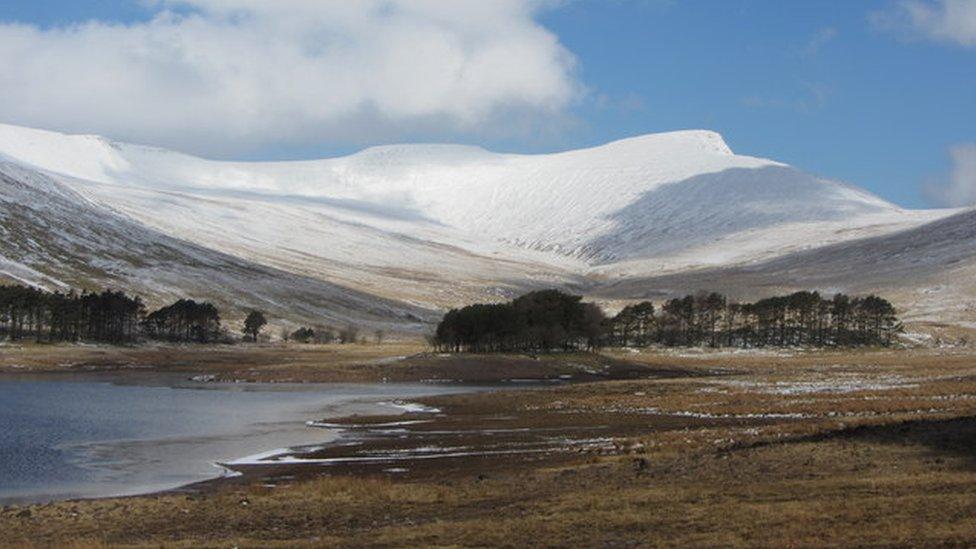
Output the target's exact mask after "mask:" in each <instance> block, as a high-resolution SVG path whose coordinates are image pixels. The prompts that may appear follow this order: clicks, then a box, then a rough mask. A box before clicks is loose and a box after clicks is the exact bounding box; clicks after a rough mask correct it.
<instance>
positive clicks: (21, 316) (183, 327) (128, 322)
mask: <svg viewBox="0 0 976 549" xmlns="http://www.w3.org/2000/svg"><path fill="white" fill-rule="evenodd" d="M266 323H267V321H266V320H265V319H264V315H263V314H262V313H260V312H259V311H252V313H251V314H250V315H248V322H247V323H246V324H245V333H246V334H247V335H248V336H250V337H251V338H252V339H254V340H255V341H256V340H257V336H258V333H259V332H260V330H261V328H262V327H263V326H264V325H265V324H266ZM0 337H5V338H7V339H9V340H11V341H20V340H24V339H34V340H36V341H43V342H79V341H92V342H103V343H129V342H134V341H137V340H138V339H140V338H147V339H153V340H160V341H171V342H182V343H187V342H196V343H212V342H217V341H230V340H231V338H230V335H229V334H228V333H227V331H226V330H224V328H223V326H222V324H221V319H220V312H219V311H218V310H217V307H216V306H215V305H214V304H212V303H209V302H205V301H204V302H197V301H194V300H192V299H180V300H178V301H176V302H175V303H173V304H171V305H168V306H165V307H162V308H160V309H157V310H155V311H152V312H149V313H148V314H147V311H146V306H145V303H144V302H143V300H142V298H140V297H138V296H130V295H127V294H126V293H124V292H120V291H112V290H106V291H103V292H100V293H97V292H88V291H86V292H80V293H79V292H76V291H70V292H54V293H51V292H45V291H43V290H39V289H37V288H31V287H27V286H21V285H12V286H0Z"/></svg>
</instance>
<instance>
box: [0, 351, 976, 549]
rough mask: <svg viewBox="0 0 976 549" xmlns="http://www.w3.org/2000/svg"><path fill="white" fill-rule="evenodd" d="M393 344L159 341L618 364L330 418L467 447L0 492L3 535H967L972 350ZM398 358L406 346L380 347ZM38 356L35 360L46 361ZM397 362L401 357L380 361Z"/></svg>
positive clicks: (637, 540) (423, 443) (419, 444)
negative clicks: (107, 493) (520, 348)
mask: <svg viewBox="0 0 976 549" xmlns="http://www.w3.org/2000/svg"><path fill="white" fill-rule="evenodd" d="M413 350H415V351H419V349H413ZM410 351H411V349H410V348H408V347H403V348H400V347H397V348H396V349H395V351H394V348H393V347H390V348H389V349H383V348H382V347H381V348H375V347H374V348H367V347H362V348H360V349H328V348H326V349H316V350H312V349H307V350H291V349H278V350H274V349H263V350H260V353H259V354H260V355H261V357H262V358H261V359H260V360H258V359H252V360H250V361H248V363H247V364H246V365H241V364H238V363H237V362H236V361H239V360H240V357H234V356H233V354H234V353H235V352H237V351H234V352H231V351H221V353H224V354H220V353H218V354H219V355H220V358H219V359H218V358H215V357H210V358H207V359H199V358H198V359H197V360H193V359H192V357H191V356H190V355H192V354H193V353H194V352H195V351H193V350H187V349H183V350H181V351H173V350H170V351H167V352H179V353H186V355H185V356H184V358H186V359H187V360H188V361H189V362H191V363H193V364H192V365H193V367H190V366H187V365H184V366H186V368H187V369H188V370H193V371H199V370H200V369H201V368H202V367H203V366H202V365H209V364H213V366H212V368H213V369H214V370H215V371H218V372H221V373H228V374H231V373H232V374H233V375H235V376H236V375H239V373H240V372H246V371H252V370H251V369H253V372H254V376H255V379H269V378H266V377H264V376H266V375H270V373H275V374H276V375H282V376H299V377H301V376H307V377H309V378H311V379H331V378H330V376H332V375H338V374H335V373H334V372H356V371H357V370H358V369H359V368H366V369H367V371H368V372H370V374H369V375H375V374H377V373H378V374H379V375H382V376H390V375H396V376H399V377H400V378H402V379H406V378H409V377H411V376H414V377H416V376H418V375H423V376H430V377H431V378H438V379H443V378H450V379H454V378H453V377H452V376H455V375H457V373H458V371H459V370H460V369H464V368H466V367H467V368H477V369H485V368H491V367H492V366H493V365H496V366H497V368H498V369H499V371H501V372H504V374H502V375H496V376H493V377H498V378H505V376H509V378H513V377H519V378H528V377H540V376H539V374H543V376H542V377H544V376H559V375H562V376H565V375H579V376H584V375H586V376H589V377H585V378H584V377H581V379H597V378H600V377H607V378H610V377H628V378H633V379H608V380H605V381H599V382H592V383H579V384H564V385H558V386H556V385H554V386H550V387H545V388H533V389H528V390H520V391H497V392H490V393H477V394H463V395H452V396H442V397H436V398H429V399H424V402H425V403H427V404H429V405H431V406H436V407H437V408H439V409H440V410H441V413H439V414H429V413H428V414H422V413H416V414H408V415H407V416H399V417H397V418H382V417H377V418H368V419H366V418H354V419H348V420H340V422H343V421H344V422H345V423H347V424H349V429H350V432H351V433H352V434H356V433H360V434H362V435H363V437H364V438H363V440H364V443H363V445H362V446H361V447H357V449H355V450H342V451H344V452H349V454H348V455H367V454H369V453H370V452H373V453H374V454H378V453H382V452H386V453H388V454H389V453H391V452H393V453H395V455H403V456H406V455H415V454H411V452H412V451H419V450H420V449H421V448H429V447H432V446H433V447H441V448H448V447H457V448H461V447H463V448H466V449H467V451H466V452H464V453H466V454H467V455H459V456H457V457H445V458H442V459H434V460H418V461H409V460H404V461H403V463H398V464H395V465H397V467H391V466H390V465H389V464H386V465H384V466H382V467H380V466H375V467H374V466H367V465H362V466H355V465H350V466H342V467H331V466H328V467H326V466H322V465H296V466H293V467H292V468H291V469H288V470H281V469H280V468H279V469H277V470H259V471H256V472H251V474H246V475H245V476H244V477H241V478H240V479H238V480H237V481H232V482H220V483H217V484H209V485H206V486H204V487H200V488H199V489H197V490H195V491H192V492H187V493H171V494H163V495H156V496H145V497H136V498H125V499H109V500H98V501H81V502H62V503H55V504H48V505H39V506H31V507H13V508H7V509H4V510H3V511H0V543H2V544H5V545H31V544H34V545H39V546H48V545H50V546H77V547H88V546H93V547H98V546H103V545H130V546H159V545H175V546H193V547H198V546H213V547H228V546H234V545H236V546H241V547H267V546H281V547H296V546H297V547H301V546H310V547H311V546H364V545H380V546H471V545H508V546H594V545H598V546H604V545H605V546H688V545H696V546H717V545H722V546H727V545H728V546H746V545H749V546H757V545H758V546H776V547H782V546H817V547H821V546H830V545H834V546H838V545H842V546H857V545H862V546H863V545H872V546H879V545H880V546H909V545H912V546H918V545H923V546H933V545H939V546H945V545H954V546H965V545H972V544H973V543H976V521H974V520H973V517H974V516H976V355H974V354H973V353H972V352H971V351H968V350H965V349H959V350H910V351H879V352H868V351H865V352H809V353H787V352H782V353H780V352H769V353H655V352H641V353H636V352H629V351H614V352H608V353H606V354H605V355H604V356H602V357H582V356H572V357H547V358H544V359H541V360H533V359H531V358H529V357H497V358H490V357H451V358H447V357H436V356H427V355H419V356H415V355H416V353H411V352H410ZM21 352H22V353H24V355H25V356H26V355H29V354H30V352H29V351H21ZM58 352H61V351H58ZM141 352H143V351H135V350H133V351H127V352H126V354H125V356H126V358H125V359H124V360H131V361H133V362H131V363H130V364H129V367H131V366H132V364H137V362H135V361H136V360H142V359H137V358H136V357H135V355H138V354H139V353H141ZM318 353H323V354H321V355H320V356H319V358H318V359H316V358H315V355H316V354H318ZM357 353H361V354H357ZM384 354H385V355H386V356H380V355H384ZM398 356H408V357H411V358H407V359H403V360H400V359H394V358H390V357H398ZM275 357H277V358H275ZM102 359H103V360H105V357H102ZM120 360H121V359H120ZM326 360H329V361H331V362H330V363H329V365H323V361H326ZM3 361H4V362H3V364H4V366H3V367H4V368H10V366H11V365H13V364H14V363H13V362H11V361H10V359H9V358H7V357H6V356H5V358H4V359H3ZM41 362H44V361H43V360H40V361H38V363H37V364H35V365H34V366H31V367H32V368H34V367H36V368H39V369H44V368H47V367H51V366H52V364H51V363H48V364H47V365H46V366H45V365H44V364H40V363H41ZM357 364H360V366H357ZM20 365H21V366H25V367H26V366H28V365H27V364H20ZM89 366H91V364H89ZM53 367H56V368H61V369H69V370H70V369H71V368H74V367H77V366H71V367H69V366H65V365H63V364H62V365H61V366H58V365H56V364H55V365H53ZM171 367H174V368H175V367H183V366H172V365H171ZM207 367H211V366H207ZM398 368H403V369H404V370H403V371H400V372H397V373H393V372H396V370H397V369H398ZM520 368H524V370H521V371H520ZM533 368H534V369H533ZM23 369H25V368H15V369H14V370H15V371H19V370H23ZM372 369H376V370H372ZM323 372H333V373H331V374H328V375H326V374H324V373H323ZM511 372H516V373H520V374H522V375H518V376H515V375H510V374H511ZM566 372H574V374H567V373H566ZM391 373H392V374H391ZM343 375H345V374H343ZM638 377H639V378H638ZM649 377H650V378H649ZM366 378H368V376H364V378H363V379H366ZM421 379H424V378H421ZM391 419H397V420H400V421H404V420H406V421H411V420H415V421H416V422H417V423H410V424H408V425H405V426H404V427H403V429H402V431H398V432H397V434H396V435H395V436H384V435H383V434H382V433H384V432H385V431H384V430H383V429H378V428H373V427H379V426H382V425H383V424H384V423H385V422H389V421H390V420H391ZM353 424H355V425H353ZM499 449H501V451H499ZM489 450H491V451H494V452H495V453H490V452H489ZM337 452H340V450H336V449H330V450H324V451H322V453H321V455H319V456H318V457H323V456H335V455H338V454H337ZM312 457H315V456H312ZM393 469H395V471H396V472H391V471H392V470H393Z"/></svg>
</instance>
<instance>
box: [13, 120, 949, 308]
mask: <svg viewBox="0 0 976 549" xmlns="http://www.w3.org/2000/svg"><path fill="white" fill-rule="evenodd" d="M0 157H3V158H6V159H8V162H11V163H13V164H16V165H18V166H21V167H23V168H24V169H25V170H27V171H31V170H33V171H36V172H37V173H38V174H43V175H44V176H45V177H47V178H50V181H51V182H52V184H55V185H58V186H63V188H64V189H66V190H69V191H70V192H72V193H75V194H76V195H77V196H78V197H82V198H83V200H85V201H87V202H88V203H90V204H91V205H93V206H94V207H96V208H100V209H102V210H104V211H108V212H114V213H115V214H117V215H120V216H123V217H124V218H126V219H127V220H128V221H129V222H131V223H133V224H134V225H138V226H142V227H145V228H147V229H148V230H151V231H154V232H155V233H158V234H160V235H165V236H166V237H172V238H175V239H178V240H180V241H183V242H186V243H187V244H188V245H192V246H197V247H199V248H200V249H204V250H213V251H214V252H216V253H220V254H226V255H229V256H231V257H233V258H235V259H236V260H239V261H244V262H247V263H249V264H254V265H260V266H264V267H267V268H271V269H277V270H280V271H281V272H286V273H289V274H291V275H294V276H298V277H306V278H308V279H311V280H320V281H324V282H328V283H330V284H336V285H338V286H339V287H343V288H348V289H350V291H353V290H355V291H359V292H365V293H366V294H369V295H373V296H376V297H377V298H378V299H381V300H392V301H395V302H402V303H404V304H409V305H410V306H417V307H421V308H423V309H441V310H443V309H444V308H448V307H451V306H456V305H458V304H461V303H464V302H468V301H472V300H482V299H489V300H491V299H504V298H510V297H512V296H513V295H515V294H517V293H519V292H521V291H525V290H527V289H532V288H538V287H547V286H557V287H573V288H587V287H595V285H599V284H601V283H603V281H610V282H613V281H619V280H626V279H635V280H642V279H647V278H649V277H654V276H659V275H664V274H675V275H680V274H681V273H685V272H694V271H696V270H698V269H702V268H727V267H735V266H741V265H749V264H753V263H757V262H763V261H770V260H774V259H775V258H777V257H787V256H789V255H791V254H797V253H803V252H805V251H807V250H811V249H818V248H821V247H825V246H834V245H843V244H844V243H847V242H856V241H858V240H861V239H865V238H872V237H878V236H883V235H887V234H892V233H896V232H899V231H904V230H912V229H916V228H919V227H922V226H925V225H926V224H928V223H932V222H935V221H938V220H940V219H944V218H947V217H950V216H952V215H954V214H957V213H959V211H958V210H930V211H927V210H906V209H904V208H901V207H899V206H897V205H895V204H892V203H890V202H887V201H885V200H883V199H881V198H880V197H877V196H876V195H874V194H872V193H869V192H867V191H864V190H863V189H860V188H858V187H856V186H853V185H849V184H846V183H840V182H836V181H831V180H828V179H823V178H819V177H816V176H812V175H809V174H806V173H804V172H802V171H800V170H797V169H796V168H793V167H791V166H788V165H786V164H783V163H779V162H775V161H772V160H766V159H762V158H755V157H750V156H741V155H736V154H735V153H734V152H733V151H732V150H731V148H729V147H728V145H727V144H726V143H725V141H724V139H723V138H722V137H721V135H719V134H717V133H715V132H711V131H708V130H686V131H678V132H667V133H663V134H648V135H643V136H636V137H632V138H627V139H623V140H618V141H614V142H611V143H608V144H604V145H600V146H597V147H591V148H587V149H581V150H574V151H564V152H558V153H551V154H532V155H518V154H502V153H492V152H489V151H486V150H484V149H482V148H478V147H470V146H454V145H445V144H433V145H431V144H424V145H390V146H381V147H372V148H368V149H364V150H363V151H360V152H358V153H354V154H352V155H348V156H343V157H336V158H331V159H323V160H311V161H297V162H226V161H209V160H204V159H199V158H195V157H192V156H189V155H185V154H182V153H176V152H171V151H166V150H164V149H159V148H151V147H143V146H138V145H127V144H124V143H116V142H112V141H110V140H107V139H104V138H99V137H97V136H66V135H62V134H58V133H56V132H47V131H43V130H31V129H24V128H19V127H16V126H9V125H6V126H5V125H0ZM33 180H35V181H36V180H37V178H33ZM0 221H2V220H0ZM3 255H4V254H3V250H2V249H0V257H3ZM2 270H3V266H2V264H0V271H2ZM9 270H12V269H8V271H9ZM637 293H639V292H637Z"/></svg>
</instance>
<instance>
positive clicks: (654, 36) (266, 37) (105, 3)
mask: <svg viewBox="0 0 976 549" xmlns="http://www.w3.org/2000/svg"><path fill="white" fill-rule="evenodd" d="M0 122H7V123H13V124H21V125H28V126H34V127H41V128H48V129H54V130H61V131H68V132H78V133H98V134H103V135H107V136H109V137H112V138H115V139H118V140H124V141H132V142H138V143H145V144H152V145H160V146H165V147H169V148H175V149H178V150H182V151H186V152H190V153H195V154H199V155H203V156H209V157H219V158H241V159H244V158H246V159H282V158H309V157H320V156H330V155H335V154H343V153H348V152H351V151H354V150H356V149H358V148H361V147H363V146H368V145H374V144H380V143H391V142H405V141H452V142H463V143H471V144H478V145H482V146H485V147H487V148H490V149H494V150H503V151H518V152H544V151H554V150H561V149H567V148H575V147H580V146H588V145H595V144H599V143H602V142H606V141H610V140H613V139H618V138H622V137H627V136H631V135H636V134H642V133H650V132H658V131H666V130H673V129H686V128H708V129H713V130H716V131H719V132H721V133H723V134H724V135H725V136H726V139H727V141H728V142H729V144H730V145H731V146H732V148H733V149H734V150H736V151H737V152H740V153H743V154H752V155H757V156H766V157H771V158H775V159H777V160H781V161H784V162H789V163H791V164H794V165H797V166H799V167H801V168H803V169H806V170H808V171H811V172H814V173H817V174H820V175H824V176H827V177H832V178H837V179H842V180H846V181H850V182H852V183H856V184H858V185H861V186H863V187H866V188H868V189H871V190H872V191H874V192H876V193H878V194H880V195H882V196H884V197H885V198H888V199H890V200H892V201H895V202H897V203H899V204H902V205H905V206H911V207H919V206H937V205H965V204H972V203H974V202H976V123H974V122H976V0H863V1H857V2H851V1H848V0H833V1H828V0H825V1H818V2H804V3H799V2H782V1H781V0H688V1H680V2H679V1H676V0H561V1H558V0H490V1H483V0H470V1H468V0H356V1H348V0H275V1H273V2H272V1H268V0H89V1H85V2H77V1H75V0H5V2H3V5H2V6H0Z"/></svg>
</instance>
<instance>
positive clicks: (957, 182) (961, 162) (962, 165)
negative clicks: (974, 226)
mask: <svg viewBox="0 0 976 549" xmlns="http://www.w3.org/2000/svg"><path fill="white" fill-rule="evenodd" d="M949 155H950V157H951V158H952V171H951V172H950V173H949V177H948V178H947V179H946V180H945V181H943V182H940V183H933V184H930V185H929V186H928V189H927V191H928V193H929V195H930V196H931V197H932V198H934V199H935V200H936V201H937V202H938V203H940V204H943V205H946V206H971V205H973V204H976V143H965V144H961V145H956V146H954V147H952V148H951V149H949Z"/></svg>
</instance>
